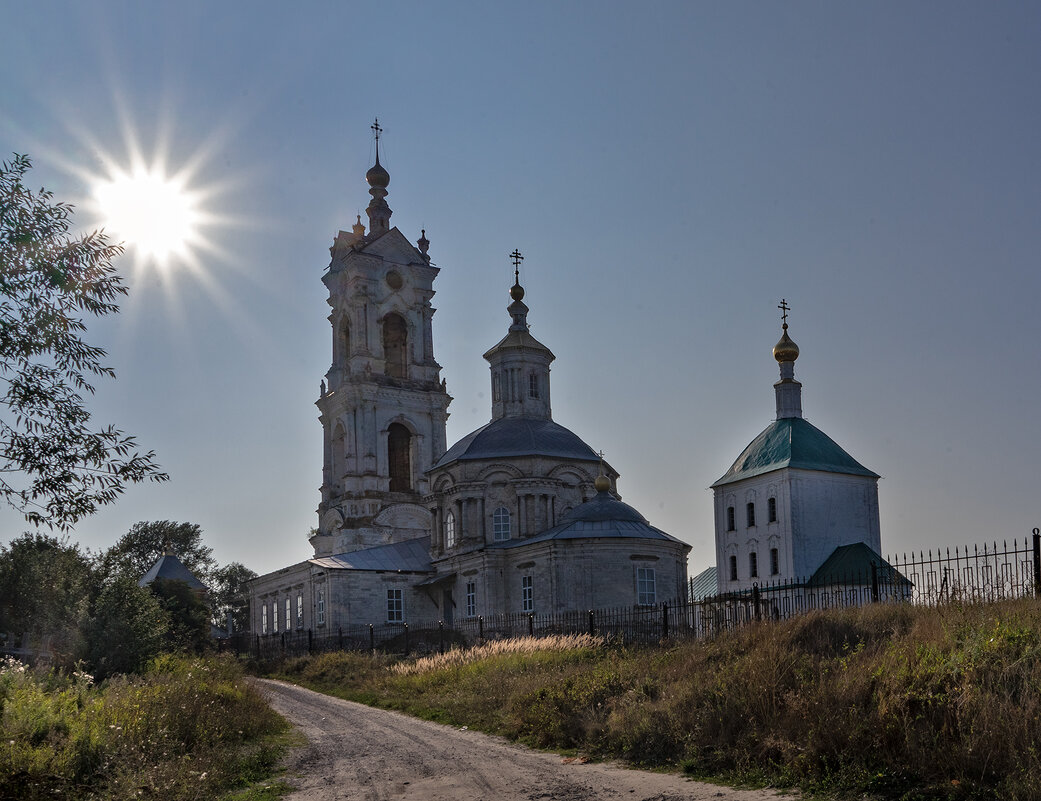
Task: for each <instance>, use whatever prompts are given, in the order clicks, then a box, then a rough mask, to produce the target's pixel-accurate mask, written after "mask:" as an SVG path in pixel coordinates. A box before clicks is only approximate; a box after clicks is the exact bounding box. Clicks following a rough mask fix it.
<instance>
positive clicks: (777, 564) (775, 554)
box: [770, 548, 781, 576]
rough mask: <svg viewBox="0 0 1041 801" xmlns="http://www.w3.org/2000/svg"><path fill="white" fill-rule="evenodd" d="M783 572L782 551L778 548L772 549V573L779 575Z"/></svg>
mask: <svg viewBox="0 0 1041 801" xmlns="http://www.w3.org/2000/svg"><path fill="white" fill-rule="evenodd" d="M780 573H781V559H780V551H779V550H778V549H777V548H771V549H770V575H771V576H778V575H780Z"/></svg>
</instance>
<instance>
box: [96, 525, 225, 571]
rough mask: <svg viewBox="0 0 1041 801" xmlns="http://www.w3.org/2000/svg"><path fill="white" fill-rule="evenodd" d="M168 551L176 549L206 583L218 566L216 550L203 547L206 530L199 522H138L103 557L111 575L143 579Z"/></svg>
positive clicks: (190, 568)
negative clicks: (122, 572)
mask: <svg viewBox="0 0 1041 801" xmlns="http://www.w3.org/2000/svg"><path fill="white" fill-rule="evenodd" d="M167 548H172V549H173V551H174V553H176V554H177V558H178V559H180V560H181V562H182V563H183V564H184V566H185V567H186V568H188V569H189V570H190V571H192V573H194V574H195V577H196V578H198V579H199V580H200V581H202V582H203V583H204V584H205V583H206V582H207V579H208V578H209V576H210V574H211V573H212V572H213V571H214V569H215V568H216V567H217V562H216V561H215V560H214V558H213V556H212V554H213V549H212V548H207V547H206V546H205V545H203V544H202V529H201V528H200V527H199V525H198V524H197V523H174V522H172V521H170V520H154V521H150V522H146V521H142V522H140V523H134V525H133V526H131V527H130V531H128V532H127V533H126V534H124V535H123V536H122V537H120V539H119V541H118V542H117V543H116V544H115V545H113V546H112V547H111V548H109V549H108V550H107V551H106V552H105V554H104V557H103V561H104V563H105V571H106V573H108V574H111V573H113V572H118V571H124V572H126V573H128V574H129V575H132V576H134V577H135V578H141V576H143V575H144V574H145V573H147V572H148V569H149V568H150V567H151V566H152V565H154V564H155V563H156V562H157V561H158V560H159V557H161V556H162V555H163V554H164V553H166V549H167Z"/></svg>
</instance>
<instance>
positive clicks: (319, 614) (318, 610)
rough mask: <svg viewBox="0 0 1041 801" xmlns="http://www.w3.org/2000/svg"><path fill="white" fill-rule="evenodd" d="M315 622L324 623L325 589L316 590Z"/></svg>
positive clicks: (321, 624)
mask: <svg viewBox="0 0 1041 801" xmlns="http://www.w3.org/2000/svg"><path fill="white" fill-rule="evenodd" d="M314 616H315V619H316V620H315V622H316V623H317V624H318V625H319V626H324V625H325V590H318V600H317V601H316V603H315V615H314Z"/></svg>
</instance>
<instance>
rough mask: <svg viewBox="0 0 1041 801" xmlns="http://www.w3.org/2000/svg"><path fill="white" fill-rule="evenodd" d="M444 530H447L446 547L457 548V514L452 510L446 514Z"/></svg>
mask: <svg viewBox="0 0 1041 801" xmlns="http://www.w3.org/2000/svg"><path fill="white" fill-rule="evenodd" d="M443 526H444V530H445V547H446V548H454V547H455V512H453V511H452V510H451V509H449V510H448V512H447V513H446V514H445V519H444V523H443Z"/></svg>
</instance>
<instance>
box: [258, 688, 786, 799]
mask: <svg viewBox="0 0 1041 801" xmlns="http://www.w3.org/2000/svg"><path fill="white" fill-rule="evenodd" d="M261 689H262V690H263V691H264V693H265V695H266V696H267V697H268V699H269V700H270V702H271V705H272V706H273V707H274V708H275V709H276V710H277V711H278V712H279V713H280V714H282V715H284V716H285V717H286V718H287V719H288V720H290V721H291V722H292V723H293V724H295V725H296V726H297V727H299V729H300V730H301V731H302V732H303V734H304V735H305V736H306V737H307V745H306V746H304V747H302V748H300V749H297V750H296V751H294V753H293V754H292V755H291V756H290V758H289V769H290V771H291V774H292V776H293V778H292V779H291V780H292V781H294V782H295V783H296V784H297V785H298V787H299V790H298V791H297V792H295V793H293V794H292V795H291V796H289V798H290V799H292V801H303V800H304V799H307V801H332V799H350V800H351V801H354V799H359V800H360V799H365V801H370V800H371V801H376V800H377V799H379V800H380V801H382V799H408V800H409V801H442V800H443V801H594V799H630V801H681V799H682V800H683V801H687V800H688V799H690V800H691V801H702V800H704V801H708V799H713V801H715V799H721V800H722V801H772V799H776V798H778V795H777V794H775V793H772V792H768V791H760V790H729V789H726V788H722V787H716V786H715V785H711V784H701V783H700V782H693V781H688V780H686V779H683V778H682V777H679V776H672V775H667V774H660V773H648V772H645V771H638V770H628V769H625V768H620V767H617V766H614V765H606V764H581V763H578V762H564V761H563V760H562V758H561V757H559V756H556V755H553V754H545V753H541V752H539V751H532V750H530V749H527V748H524V747H522V746H517V745H513V744H511V743H509V742H507V741H506V740H504V739H502V738H499V737H490V736H488V735H486V734H481V733H479V732H474V731H468V730H465V729H459V728H456V727H452V726H442V725H441V724H438V723H430V722H429V721H425V720H417V719H416V718H410V717H408V716H406V715H402V714H400V713H397V712H387V711H385V710H382V709H372V708H370V707H367V706H362V705H361V704H353V703H350V702H348V701H341V700H340V699H338V698H330V697H329V696H325V695H321V694H319V693H315V692H311V691H310V690H305V689H303V688H302V687H296V686H293V685H291V684H285V683H283V682H277V681H268V680H264V681H262V682H261Z"/></svg>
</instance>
